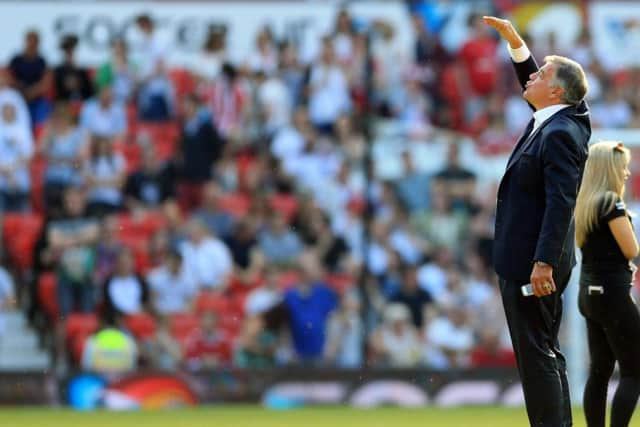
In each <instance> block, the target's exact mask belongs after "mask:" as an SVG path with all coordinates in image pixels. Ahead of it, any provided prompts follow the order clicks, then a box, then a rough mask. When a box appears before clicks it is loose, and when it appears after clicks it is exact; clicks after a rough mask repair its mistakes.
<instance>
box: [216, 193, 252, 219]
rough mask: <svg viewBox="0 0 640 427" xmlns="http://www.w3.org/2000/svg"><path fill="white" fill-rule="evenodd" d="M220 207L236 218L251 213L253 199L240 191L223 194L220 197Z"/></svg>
mask: <svg viewBox="0 0 640 427" xmlns="http://www.w3.org/2000/svg"><path fill="white" fill-rule="evenodd" d="M218 207H219V208H220V209H221V210H223V211H225V212H228V213H229V214H231V215H233V216H234V217H236V218H241V217H243V216H246V215H247V214H248V213H249V208H250V207H251V199H250V198H249V197H247V196H246V195H244V194H240V193H226V194H221V195H220V196H219V197H218Z"/></svg>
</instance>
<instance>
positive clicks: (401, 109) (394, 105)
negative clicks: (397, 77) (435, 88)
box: [390, 68, 432, 140]
mask: <svg viewBox="0 0 640 427" xmlns="http://www.w3.org/2000/svg"><path fill="white" fill-rule="evenodd" d="M422 74H423V72H422V71H421V70H420V69H418V68H411V69H408V70H407V71H406V72H405V75H404V76H403V80H402V86H401V87H400V88H398V90H396V91H394V93H393V94H392V96H391V99H390V107H391V112H392V113H393V115H394V117H397V119H398V120H399V122H400V125H401V129H402V132H404V133H405V134H406V135H407V136H408V137H409V138H410V139H412V140H424V139H425V138H427V137H428V136H429V134H430V133H431V120H430V118H429V112H430V111H431V109H432V108H431V104H432V101H431V99H430V98H429V94H428V93H427V92H425V90H424V87H423V80H424V79H425V77H424V76H423V75H422Z"/></svg>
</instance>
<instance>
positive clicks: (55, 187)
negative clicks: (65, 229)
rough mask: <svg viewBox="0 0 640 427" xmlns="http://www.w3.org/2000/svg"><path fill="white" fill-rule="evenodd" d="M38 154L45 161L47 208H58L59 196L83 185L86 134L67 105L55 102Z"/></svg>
mask: <svg viewBox="0 0 640 427" xmlns="http://www.w3.org/2000/svg"><path fill="white" fill-rule="evenodd" d="M38 151H39V152H41V153H42V154H44V155H45V156H46V158H47V169H46V170H45V174H44V188H45V198H46V205H47V208H48V209H53V210H57V209H59V208H60V207H61V202H62V193H63V192H64V190H65V188H67V187H68V186H70V185H76V186H77V185H81V184H82V183H83V176H82V171H81V168H82V164H83V157H84V156H85V155H86V154H87V134H86V132H85V131H84V130H82V129H80V128H78V126H76V124H75V123H74V120H73V117H72V115H71V111H69V105H68V104H66V103H63V102H58V103H56V104H55V106H54V108H53V112H52V114H51V119H50V120H49V121H48V122H47V124H46V125H45V128H44V131H43V134H42V143H41V144H40V146H39V148H38Z"/></svg>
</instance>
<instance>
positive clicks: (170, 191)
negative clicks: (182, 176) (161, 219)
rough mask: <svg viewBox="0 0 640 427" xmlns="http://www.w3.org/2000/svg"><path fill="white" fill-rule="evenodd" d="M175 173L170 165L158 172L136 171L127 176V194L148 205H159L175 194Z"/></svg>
mask: <svg viewBox="0 0 640 427" xmlns="http://www.w3.org/2000/svg"><path fill="white" fill-rule="evenodd" d="M173 183H174V173H173V168H172V167H171V166H170V165H166V166H163V167H162V168H161V169H160V170H159V171H158V172H157V173H154V174H152V173H145V172H143V171H137V172H134V173H133V174H132V175H130V176H129V177H128V178H127V183H126V185H125V194H126V195H127V196H129V197H133V198H134V199H136V200H137V201H139V202H142V203H144V204H146V205H151V206H157V205H158V204H160V203H161V202H164V201H165V200H167V199H170V198H173V197H174V196H175V188H174V185H173Z"/></svg>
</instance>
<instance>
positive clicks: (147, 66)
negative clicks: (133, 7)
mask: <svg viewBox="0 0 640 427" xmlns="http://www.w3.org/2000/svg"><path fill="white" fill-rule="evenodd" d="M136 26H137V29H138V31H139V33H138V35H139V37H140V40H139V43H140V44H139V50H138V55H139V56H138V59H137V61H136V62H137V63H138V66H139V76H140V78H142V79H143V80H146V79H147V78H149V77H150V76H151V75H152V74H153V73H154V71H155V70H156V69H157V66H158V64H159V63H165V62H166V56H167V50H168V49H167V48H168V46H167V43H166V42H165V40H164V39H163V38H162V36H161V35H160V33H158V32H157V31H156V26H155V23H154V22H153V19H152V18H151V16H149V15H148V14H141V15H138V16H137V17H136Z"/></svg>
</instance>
